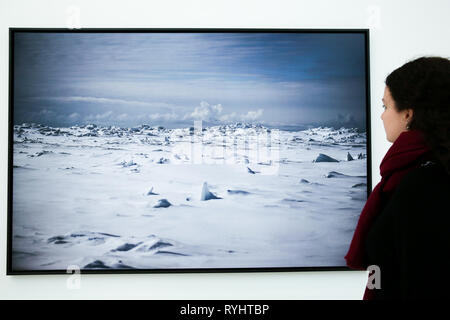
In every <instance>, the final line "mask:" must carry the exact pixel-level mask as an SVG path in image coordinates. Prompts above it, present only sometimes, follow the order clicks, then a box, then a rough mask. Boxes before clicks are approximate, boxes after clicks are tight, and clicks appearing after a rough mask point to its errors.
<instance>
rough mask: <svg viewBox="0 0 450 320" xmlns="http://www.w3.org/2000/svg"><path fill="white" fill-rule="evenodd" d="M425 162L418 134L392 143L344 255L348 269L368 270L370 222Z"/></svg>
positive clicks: (408, 133)
mask: <svg viewBox="0 0 450 320" xmlns="http://www.w3.org/2000/svg"><path fill="white" fill-rule="evenodd" d="M426 159H431V150H430V149H429V148H428V147H427V146H426V144H425V140H424V137H423V134H422V132H421V131H419V130H409V131H403V132H402V133H401V134H400V135H399V136H398V138H397V139H396V140H395V141H394V143H393V144H392V146H391V147H390V148H389V150H388V152H387V153H386V155H385V156H384V158H383V160H382V161H381V165H380V174H381V181H380V182H379V183H378V184H377V185H376V186H375V188H374V189H373V190H372V192H371V193H370V195H369V198H368V199H367V202H366V204H365V206H364V208H363V210H362V212H361V215H360V217H359V220H358V224H357V226H356V230H355V233H354V234H353V239H352V242H351V244H350V249H349V251H348V253H347V255H346V256H345V259H346V261H347V266H349V267H350V268H352V269H357V270H366V269H367V267H368V263H367V261H365V260H366V251H365V241H366V237H367V234H368V232H369V230H370V228H371V226H372V223H373V222H374V220H375V218H376V217H377V215H378V214H379V213H381V211H382V210H383V208H384V207H385V206H386V204H387V202H388V201H389V199H390V197H391V196H392V194H393V193H394V191H395V188H396V187H397V185H398V184H399V182H400V181H401V180H402V178H403V176H404V175H405V174H406V173H408V172H409V171H410V170H412V169H414V168H417V167H419V165H420V164H421V162H423V161H424V160H426ZM374 291H375V290H368V289H367V288H366V292H365V294H364V299H365V300H370V299H372V298H373V294H374Z"/></svg>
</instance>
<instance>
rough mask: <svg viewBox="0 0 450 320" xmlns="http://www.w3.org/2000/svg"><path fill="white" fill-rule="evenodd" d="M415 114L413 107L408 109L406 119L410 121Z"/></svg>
mask: <svg viewBox="0 0 450 320" xmlns="http://www.w3.org/2000/svg"><path fill="white" fill-rule="evenodd" d="M413 114H414V110H413V109H406V112H405V120H406V121H408V122H409V121H411V119H412V117H413Z"/></svg>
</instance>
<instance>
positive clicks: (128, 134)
mask: <svg viewBox="0 0 450 320" xmlns="http://www.w3.org/2000/svg"><path fill="white" fill-rule="evenodd" d="M320 154H323V155H320ZM348 154H350V155H351V156H352V157H353V159H354V160H351V161H349V158H348ZM324 155H326V156H329V157H331V158H332V159H325V160H328V161H324V162H322V161H320V160H322V159H324V158H327V157H325V156H324ZM318 157H319V158H318ZM333 159H336V160H338V161H332V160H333ZM316 160H317V161H316ZM13 162H14V167H13V233H12V267H13V270H14V271H20V270H66V268H67V267H68V266H69V265H77V266H80V268H81V269H104V268H115V269H123V268H143V269H155V268H156V269H161V268H163V269H173V268H175V269H178V268H196V269H201V268H246V267H249V268H258V267H271V268H273V267H317V266H344V265H345V260H344V255H345V254H346V252H347V249H348V247H349V244H350V241H351V237H352V235H353V231H354V229H355V227H356V223H357V220H358V217H359V214H360V213H361V210H362V208H363V206H364V203H365V201H366V199H367V185H366V134H365V133H358V132H357V131H356V129H349V128H340V129H337V130H334V129H333V128H327V127H318V128H310V129H307V130H303V131H284V130H275V129H268V128H265V127H264V126H261V125H251V124H240V123H238V124H234V125H223V126H212V127H206V128H203V129H200V130H197V128H194V127H191V128H189V127H188V128H181V129H165V128H163V127H151V126H148V125H141V126H139V127H133V128H119V127H111V126H110V127H98V126H96V125H92V124H91V125H83V126H73V127H68V128H52V127H48V126H44V125H40V124H22V125H15V126H14V154H13ZM211 198H212V199H211Z"/></svg>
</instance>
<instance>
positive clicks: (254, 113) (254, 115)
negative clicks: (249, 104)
mask: <svg viewBox="0 0 450 320" xmlns="http://www.w3.org/2000/svg"><path fill="white" fill-rule="evenodd" d="M262 114H263V109H258V110H257V111H249V112H248V113H247V114H245V115H242V117H241V118H242V120H246V121H255V120H256V119H258V118H260V117H261V116H262Z"/></svg>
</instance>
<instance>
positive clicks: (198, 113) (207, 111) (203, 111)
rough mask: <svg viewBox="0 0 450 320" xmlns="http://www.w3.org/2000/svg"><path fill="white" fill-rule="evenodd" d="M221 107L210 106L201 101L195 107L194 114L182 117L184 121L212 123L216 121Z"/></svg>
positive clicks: (219, 105)
mask: <svg viewBox="0 0 450 320" xmlns="http://www.w3.org/2000/svg"><path fill="white" fill-rule="evenodd" d="M222 110H223V107H222V105H221V104H216V105H210V104H209V103H208V102H206V101H201V102H200V106H199V107H195V109H194V112H192V113H190V114H187V115H185V116H184V119H185V120H186V119H192V120H203V121H213V120H218V119H219V117H220V115H221V113H222Z"/></svg>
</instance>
